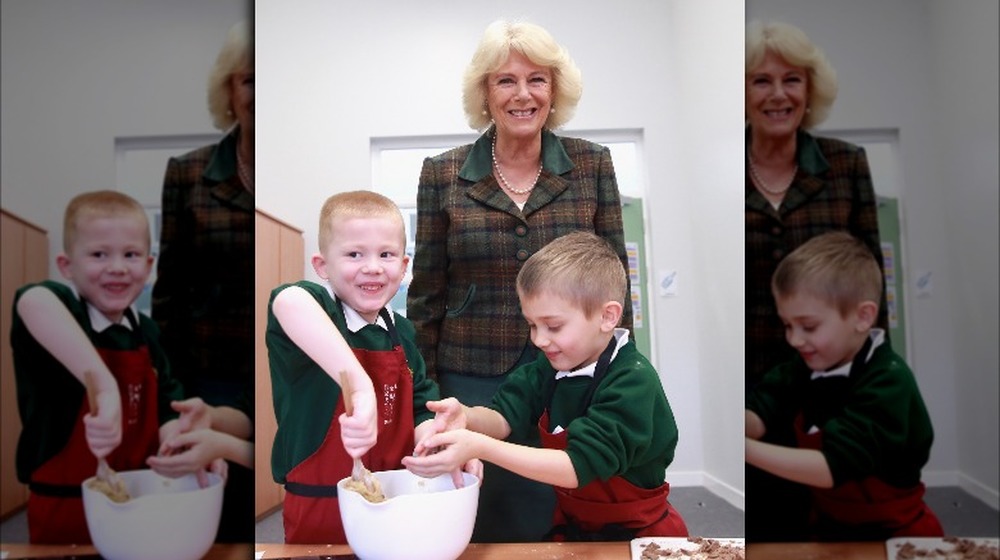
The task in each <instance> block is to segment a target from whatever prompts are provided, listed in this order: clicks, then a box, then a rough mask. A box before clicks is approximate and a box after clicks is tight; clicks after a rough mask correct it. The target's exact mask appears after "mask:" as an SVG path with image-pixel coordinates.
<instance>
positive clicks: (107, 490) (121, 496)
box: [87, 478, 129, 504]
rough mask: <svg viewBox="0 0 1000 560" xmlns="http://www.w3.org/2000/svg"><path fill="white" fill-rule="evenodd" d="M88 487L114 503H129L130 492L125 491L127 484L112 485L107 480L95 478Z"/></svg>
mask: <svg viewBox="0 0 1000 560" xmlns="http://www.w3.org/2000/svg"><path fill="white" fill-rule="evenodd" d="M87 487H88V488H90V489H92V490H97V491H98V492H100V493H101V494H104V495H105V496H107V497H108V498H109V499H110V500H111V501H112V502H117V503H119V504H122V503H125V502H127V501H129V495H128V490H126V489H125V484H122V483H119V484H111V483H110V482H108V481H106V480H101V479H99V478H95V479H94V480H91V481H90V482H88V483H87Z"/></svg>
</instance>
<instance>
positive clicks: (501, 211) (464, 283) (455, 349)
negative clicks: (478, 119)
mask: <svg viewBox="0 0 1000 560" xmlns="http://www.w3.org/2000/svg"><path fill="white" fill-rule="evenodd" d="M491 134H492V132H487V133H486V134H483V135H482V136H481V137H480V138H479V139H478V140H477V141H476V142H475V143H474V144H469V145H465V146H461V147H458V148H455V149H453V150H450V151H448V152H445V153H443V154H440V155H438V156H435V157H432V158H427V159H426V160H424V165H423V170H422V171H421V173H420V185H419V187H418V189H417V231H416V248H415V254H414V258H413V282H412V284H411V285H410V287H409V291H408V297H407V303H406V315H407V318H409V319H410V320H411V321H413V324H414V325H415V326H416V328H417V344H418V345H419V346H420V351H421V354H423V357H424V360H425V361H426V363H427V372H428V375H431V376H433V377H436V376H437V374H438V373H454V374H461V375H469V376H475V377H493V376H499V375H502V374H505V373H507V372H508V371H509V370H510V369H511V368H512V367H513V366H514V365H515V364H516V363H517V361H518V359H519V358H520V356H521V354H522V352H523V351H524V349H525V346H526V345H528V344H530V340H529V336H528V325H527V323H526V322H525V320H524V317H522V316H521V306H520V303H519V301H518V297H517V291H516V288H515V280H516V278H517V273H518V271H520V269H521V265H522V264H523V263H524V261H525V260H527V258H528V257H530V256H531V255H532V254H534V253H535V252H536V251H538V250H539V249H541V248H542V246H544V245H545V244H546V243H548V242H549V241H551V240H553V239H555V238H557V237H559V236H561V235H565V234H567V233H570V232H573V231H578V230H585V231H591V232H594V233H596V234H598V235H600V236H602V237H604V238H605V239H607V240H608V241H609V242H610V243H611V244H612V246H613V247H614V248H615V250H616V252H617V253H618V254H619V255H620V256H621V259H622V263H623V265H624V266H625V267H626V268H625V270H628V261H627V257H626V255H625V236H624V232H623V230H622V215H621V200H620V197H619V193H618V183H617V181H616V179H615V171H614V165H613V164H612V161H611V152H610V151H609V150H608V149H607V148H606V147H604V146H601V145H598V144H594V143H592V142H588V141H586V140H581V139H577V138H561V137H558V136H556V135H555V134H553V133H552V132H549V131H547V130H545V131H543V132H542V167H543V171H542V173H541V176H540V177H539V179H538V183H537V184H536V186H535V189H534V190H533V191H532V192H531V195H530V196H529V197H528V200H527V203H526V204H525V206H524V210H523V211H522V210H519V209H518V207H517V206H516V205H515V204H514V203H513V202H512V201H511V200H510V197H508V196H507V194H506V193H504V192H503V190H501V188H500V185H498V184H497V182H496V179H494V177H493V174H492V159H491V157H490V144H491V138H492V137H491ZM623 296H624V297H625V302H626V305H625V316H623V318H622V326H624V327H626V328H631V326H632V310H631V304H630V303H629V302H630V299H629V298H628V297H627V294H623Z"/></svg>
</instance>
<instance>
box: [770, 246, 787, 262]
mask: <svg viewBox="0 0 1000 560" xmlns="http://www.w3.org/2000/svg"><path fill="white" fill-rule="evenodd" d="M771 256H773V257H774V260H776V261H780V260H781V259H782V258H783V257H784V256H785V252H784V251H782V250H781V249H775V250H774V252H772V253H771Z"/></svg>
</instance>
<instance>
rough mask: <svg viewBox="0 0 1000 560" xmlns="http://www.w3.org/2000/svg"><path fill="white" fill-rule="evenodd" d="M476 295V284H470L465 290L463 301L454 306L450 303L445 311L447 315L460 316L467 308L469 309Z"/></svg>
mask: <svg viewBox="0 0 1000 560" xmlns="http://www.w3.org/2000/svg"><path fill="white" fill-rule="evenodd" d="M475 297H476V285H475V284H469V289H468V290H466V292H465V299H463V300H462V303H460V304H459V305H457V306H452V305H450V304H449V305H448V309H447V310H446V311H445V317H458V316H459V315H461V314H462V313H463V312H465V310H466V309H468V307H469V305H471V304H472V300H473V299H475Z"/></svg>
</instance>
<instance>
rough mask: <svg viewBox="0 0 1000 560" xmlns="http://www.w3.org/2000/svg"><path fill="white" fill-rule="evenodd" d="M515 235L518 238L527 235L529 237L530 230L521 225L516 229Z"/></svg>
mask: <svg viewBox="0 0 1000 560" xmlns="http://www.w3.org/2000/svg"><path fill="white" fill-rule="evenodd" d="M514 233H516V234H517V236H518V237H524V236H525V235H528V228H527V227H526V226H524V225H519V226H517V227H516V228H514Z"/></svg>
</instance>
